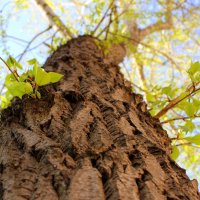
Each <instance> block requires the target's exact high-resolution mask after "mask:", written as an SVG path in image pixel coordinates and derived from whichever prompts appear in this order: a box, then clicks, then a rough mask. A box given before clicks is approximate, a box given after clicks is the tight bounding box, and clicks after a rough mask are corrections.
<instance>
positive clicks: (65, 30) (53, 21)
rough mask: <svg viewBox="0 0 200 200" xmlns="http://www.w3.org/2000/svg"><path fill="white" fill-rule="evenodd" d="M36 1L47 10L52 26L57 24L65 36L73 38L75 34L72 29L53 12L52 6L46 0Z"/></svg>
mask: <svg viewBox="0 0 200 200" xmlns="http://www.w3.org/2000/svg"><path fill="white" fill-rule="evenodd" d="M35 1H36V3H37V4H38V5H39V6H40V7H41V8H42V10H43V11H44V12H45V14H46V16H47V18H48V19H49V22H50V24H51V25H52V26H56V27H57V29H58V30H59V32H60V33H61V34H62V35H63V36H64V37H69V38H73V37H74V36H73V34H72V33H71V31H70V30H69V29H68V28H67V27H66V26H65V24H64V23H63V22H62V21H61V19H60V18H59V17H58V16H57V15H56V14H55V13H54V12H53V10H52V9H51V8H50V6H49V5H48V4H47V3H46V2H45V0H35Z"/></svg>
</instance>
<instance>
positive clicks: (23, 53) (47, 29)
mask: <svg viewBox="0 0 200 200" xmlns="http://www.w3.org/2000/svg"><path fill="white" fill-rule="evenodd" d="M51 28H52V27H51V26H49V27H48V28H46V29H45V30H43V31H42V32H40V33H38V34H37V35H35V36H34V37H33V38H32V39H31V41H30V42H29V43H28V44H27V46H26V48H25V49H24V51H23V52H22V54H21V55H20V57H19V59H18V62H20V61H21V59H22V58H23V56H24V55H25V54H26V52H27V50H28V48H29V47H30V45H31V43H32V42H33V41H34V40H35V39H36V38H37V37H39V36H40V35H42V34H43V33H45V32H47V31H49V30H50V29H51Z"/></svg>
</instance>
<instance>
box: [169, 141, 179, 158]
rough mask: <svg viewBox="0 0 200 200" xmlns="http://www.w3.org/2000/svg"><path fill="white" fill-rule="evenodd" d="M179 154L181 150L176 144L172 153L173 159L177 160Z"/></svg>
mask: <svg viewBox="0 0 200 200" xmlns="http://www.w3.org/2000/svg"><path fill="white" fill-rule="evenodd" d="M179 154H180V152H179V149H178V147H177V146H175V145H174V146H172V154H171V158H172V159H173V160H176V159H177V158H178V156H179Z"/></svg>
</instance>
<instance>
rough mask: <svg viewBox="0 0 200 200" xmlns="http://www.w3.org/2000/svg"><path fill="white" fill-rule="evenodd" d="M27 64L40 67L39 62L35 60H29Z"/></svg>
mask: <svg viewBox="0 0 200 200" xmlns="http://www.w3.org/2000/svg"><path fill="white" fill-rule="evenodd" d="M27 62H28V64H29V65H38V61H37V60H36V59H35V58H33V59H31V60H28V61H27Z"/></svg>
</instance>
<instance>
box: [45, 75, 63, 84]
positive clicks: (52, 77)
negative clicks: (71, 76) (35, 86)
mask: <svg viewBox="0 0 200 200" xmlns="http://www.w3.org/2000/svg"><path fill="white" fill-rule="evenodd" d="M48 74H49V77H50V82H51V83H56V82H58V81H59V80H60V79H61V78H62V77H63V76H64V75H63V74H59V73H55V72H49V73H48Z"/></svg>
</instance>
